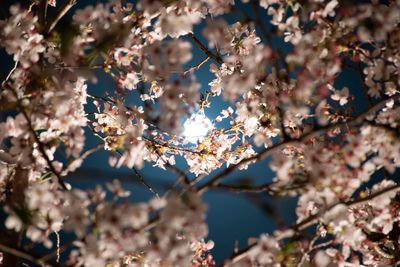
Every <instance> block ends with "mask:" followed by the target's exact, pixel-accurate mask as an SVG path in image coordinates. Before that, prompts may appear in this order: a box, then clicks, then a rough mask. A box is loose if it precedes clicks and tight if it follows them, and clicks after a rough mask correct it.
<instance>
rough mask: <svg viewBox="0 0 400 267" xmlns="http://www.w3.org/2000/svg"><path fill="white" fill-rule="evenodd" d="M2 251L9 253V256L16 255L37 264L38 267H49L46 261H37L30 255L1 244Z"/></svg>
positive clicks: (0, 249)
mask: <svg viewBox="0 0 400 267" xmlns="http://www.w3.org/2000/svg"><path fill="white" fill-rule="evenodd" d="M0 251H2V252H5V253H8V254H11V255H14V256H16V257H19V258H21V259H25V260H28V261H30V262H33V263H35V264H37V265H40V266H45V265H46V266H49V265H48V264H46V262H45V261H43V260H41V259H36V258H35V257H33V256H31V255H29V254H28V253H25V252H23V251H20V250H18V249H15V248H11V247H9V246H6V245H4V244H1V243H0Z"/></svg>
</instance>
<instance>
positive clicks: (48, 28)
mask: <svg viewBox="0 0 400 267" xmlns="http://www.w3.org/2000/svg"><path fill="white" fill-rule="evenodd" d="M76 1H77V0H68V1H67V2H65V4H64V5H63V6H62V7H61V9H60V11H59V12H58V13H57V15H56V16H55V18H54V19H53V20H52V21H51V23H50V24H47V25H46V33H50V32H51V31H52V30H53V29H54V28H55V27H56V25H57V23H58V22H59V21H60V20H61V19H62V17H64V15H65V14H66V13H67V12H68V11H69V10H70V9H71V8H72V7H73V6H74V5H75V4H76Z"/></svg>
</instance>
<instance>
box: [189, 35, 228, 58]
mask: <svg viewBox="0 0 400 267" xmlns="http://www.w3.org/2000/svg"><path fill="white" fill-rule="evenodd" d="M188 36H189V37H190V38H191V39H192V40H193V41H194V42H195V43H196V44H197V46H198V47H199V48H200V50H201V51H203V53H204V54H206V55H207V56H208V57H210V58H212V59H214V60H215V61H216V62H217V63H219V64H222V63H224V61H223V59H222V58H221V57H220V56H217V55H215V54H214V53H212V52H211V51H210V50H209V49H208V48H207V47H206V46H205V45H204V44H203V43H202V42H201V41H200V40H199V39H198V38H197V37H196V36H195V35H194V34H193V33H189V34H188Z"/></svg>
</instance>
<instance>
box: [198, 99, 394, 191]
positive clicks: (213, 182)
mask: <svg viewBox="0 0 400 267" xmlns="http://www.w3.org/2000/svg"><path fill="white" fill-rule="evenodd" d="M399 98H400V95H399V94H398V95H394V96H392V97H390V98H387V99H385V100H382V101H380V102H378V103H377V104H375V105H374V106H372V107H371V108H370V109H368V110H366V111H364V112H362V113H361V114H359V115H358V116H356V117H354V118H352V119H349V120H347V121H345V122H340V123H335V124H330V125H327V126H323V127H319V128H316V129H314V130H313V131H311V132H308V133H306V134H304V135H302V136H300V137H299V138H295V139H289V140H284V141H281V142H279V143H277V144H275V145H273V146H271V147H268V148H265V149H264V150H263V151H261V152H260V153H258V154H256V155H254V156H251V157H249V158H245V159H243V160H241V161H240V162H239V163H237V164H233V165H231V166H229V167H228V168H226V169H225V170H224V171H222V172H220V173H219V174H217V175H216V176H214V177H213V178H211V179H210V180H208V182H206V183H205V184H203V185H202V186H200V187H199V188H198V189H197V191H198V192H200V193H203V192H205V191H206V190H207V189H208V188H209V187H215V185H216V184H218V182H219V180H221V179H223V178H224V177H225V176H227V175H228V174H230V173H232V172H233V171H235V170H236V169H237V168H238V167H240V166H241V165H243V164H246V163H249V162H251V161H254V160H262V159H264V158H266V157H267V156H268V155H270V154H272V153H273V152H275V151H277V150H279V149H281V148H282V147H283V146H287V145H295V144H299V143H302V142H304V141H306V140H308V139H310V138H312V137H314V136H316V135H318V134H320V133H322V132H327V131H330V130H332V129H335V128H347V127H350V126H357V125H359V124H360V123H362V122H363V120H364V119H365V118H366V117H367V116H368V115H370V114H372V113H375V112H376V111H378V110H380V109H381V108H382V107H384V106H385V105H386V102H387V101H388V100H391V99H393V100H394V101H396V100H398V99H399Z"/></svg>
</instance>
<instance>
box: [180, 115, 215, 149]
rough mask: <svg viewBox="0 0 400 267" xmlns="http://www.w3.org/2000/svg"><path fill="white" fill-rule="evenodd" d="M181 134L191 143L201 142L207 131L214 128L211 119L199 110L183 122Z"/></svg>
mask: <svg viewBox="0 0 400 267" xmlns="http://www.w3.org/2000/svg"><path fill="white" fill-rule="evenodd" d="M183 127H184V132H183V136H184V137H185V138H186V139H187V140H188V141H189V142H191V143H194V144H195V143H198V142H201V141H202V140H203V139H204V137H205V136H206V135H207V134H208V132H209V131H210V130H211V129H212V128H214V127H213V124H212V123H211V121H210V120H209V119H208V118H207V117H206V116H205V115H204V114H203V113H201V112H198V113H195V114H193V115H192V116H191V117H190V118H189V119H187V120H186V121H185V123H184V124H183Z"/></svg>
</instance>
